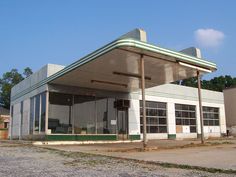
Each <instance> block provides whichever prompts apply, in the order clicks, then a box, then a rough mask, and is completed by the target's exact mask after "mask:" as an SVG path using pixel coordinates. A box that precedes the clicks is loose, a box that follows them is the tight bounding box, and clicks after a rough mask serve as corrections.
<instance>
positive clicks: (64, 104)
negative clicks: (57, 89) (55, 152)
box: [48, 93, 72, 134]
mask: <svg viewBox="0 0 236 177" xmlns="http://www.w3.org/2000/svg"><path fill="white" fill-rule="evenodd" d="M49 103H50V104H49V112H48V129H50V130H51V132H52V133H62V134H67V133H72V125H71V106H72V96H71V95H69V94H61V93H50V94H49Z"/></svg>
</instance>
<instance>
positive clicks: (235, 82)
mask: <svg viewBox="0 0 236 177" xmlns="http://www.w3.org/2000/svg"><path fill="white" fill-rule="evenodd" d="M174 84H178V85H184V86H189V87H197V78H196V77H193V78H189V79H185V80H181V81H177V82H174ZM232 86H236V77H231V76H229V75H225V76H219V77H214V78H213V79H210V80H202V88H203V89H207V90H213V91H219V92H222V91H223V90H224V89H225V88H229V87H232Z"/></svg>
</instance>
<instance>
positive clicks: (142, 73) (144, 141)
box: [140, 55, 147, 150]
mask: <svg viewBox="0 0 236 177" xmlns="http://www.w3.org/2000/svg"><path fill="white" fill-rule="evenodd" d="M140 69H141V89H142V102H143V149H144V150H145V148H146V147H147V125H146V100H145V71H144V57H143V55H141V58H140Z"/></svg>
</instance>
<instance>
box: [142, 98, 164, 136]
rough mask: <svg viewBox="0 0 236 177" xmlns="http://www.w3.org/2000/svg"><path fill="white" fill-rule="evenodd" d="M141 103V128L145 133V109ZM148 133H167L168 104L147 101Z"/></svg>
mask: <svg viewBox="0 0 236 177" xmlns="http://www.w3.org/2000/svg"><path fill="white" fill-rule="evenodd" d="M142 105H143V104H142V101H140V128H141V133H143V109H142ZM146 119H147V133H167V118H166V103H162V102H153V101H146Z"/></svg>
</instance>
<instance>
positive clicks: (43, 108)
mask: <svg viewBox="0 0 236 177" xmlns="http://www.w3.org/2000/svg"><path fill="white" fill-rule="evenodd" d="M45 116H46V93H45V92H44V93H42V94H41V123H40V126H41V128H40V131H41V132H45Z"/></svg>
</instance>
